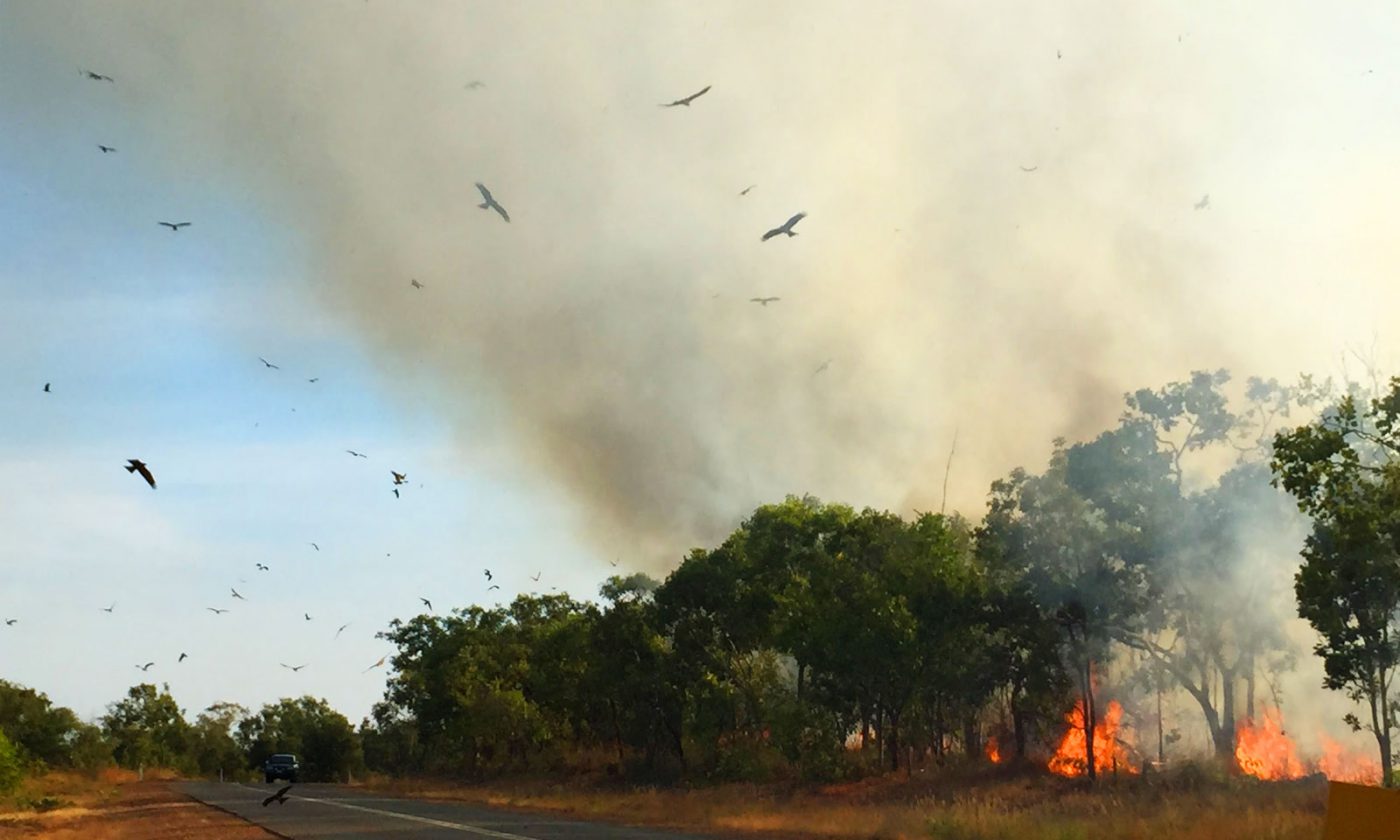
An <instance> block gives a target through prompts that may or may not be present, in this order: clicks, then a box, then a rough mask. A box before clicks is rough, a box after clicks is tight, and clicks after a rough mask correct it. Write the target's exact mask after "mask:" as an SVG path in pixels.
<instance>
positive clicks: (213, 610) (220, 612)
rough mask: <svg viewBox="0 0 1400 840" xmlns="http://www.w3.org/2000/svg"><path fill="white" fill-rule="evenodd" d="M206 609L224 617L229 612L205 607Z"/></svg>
mask: <svg viewBox="0 0 1400 840" xmlns="http://www.w3.org/2000/svg"><path fill="white" fill-rule="evenodd" d="M205 609H206V610H208V611H209V612H211V613H213V614H214V615H223V614H224V613H226V612H228V610H221V609H219V608H218V607H205Z"/></svg>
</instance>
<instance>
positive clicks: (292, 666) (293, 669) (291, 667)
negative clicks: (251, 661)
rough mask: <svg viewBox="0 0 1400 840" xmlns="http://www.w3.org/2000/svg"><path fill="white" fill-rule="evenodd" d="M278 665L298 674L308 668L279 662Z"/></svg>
mask: <svg viewBox="0 0 1400 840" xmlns="http://www.w3.org/2000/svg"><path fill="white" fill-rule="evenodd" d="M277 664H278V665H281V666H282V667H283V668H286V669H287V670H288V671H291V672H292V673H296V672H297V671H300V670H301V669H302V668H305V667H306V666H305V665H288V664H287V663H285V662H279V663H277Z"/></svg>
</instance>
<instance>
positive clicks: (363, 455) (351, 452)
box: [345, 449, 369, 458]
mask: <svg viewBox="0 0 1400 840" xmlns="http://www.w3.org/2000/svg"><path fill="white" fill-rule="evenodd" d="M345 451H346V452H349V453H350V454H351V455H354V456H355V457H356V458H368V457H369V456H368V455H366V454H365V453H363V452H356V451H355V450H353V449H347V450H345Z"/></svg>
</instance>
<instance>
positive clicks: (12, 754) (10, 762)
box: [0, 729, 24, 795]
mask: <svg viewBox="0 0 1400 840" xmlns="http://www.w3.org/2000/svg"><path fill="white" fill-rule="evenodd" d="M23 779H24V762H23V761H22V760H21V758H20V753H19V749H18V748H17V747H16V746H15V745H14V742H13V741H11V740H10V739H9V737H8V736H7V735H6V734H5V731H4V730H3V729H0V795H3V794H8V793H11V792H13V791H14V790H15V788H17V787H19V783H20V782H21V781H22V780H23Z"/></svg>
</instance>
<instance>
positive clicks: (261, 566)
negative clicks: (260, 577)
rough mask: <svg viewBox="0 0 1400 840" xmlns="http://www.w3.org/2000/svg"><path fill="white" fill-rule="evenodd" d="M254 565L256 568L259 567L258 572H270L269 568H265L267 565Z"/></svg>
mask: <svg viewBox="0 0 1400 840" xmlns="http://www.w3.org/2000/svg"><path fill="white" fill-rule="evenodd" d="M253 565H254V566H257V567H258V571H260V572H266V571H268V567H267V566H265V565H263V564H262V563H254V564H253Z"/></svg>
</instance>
